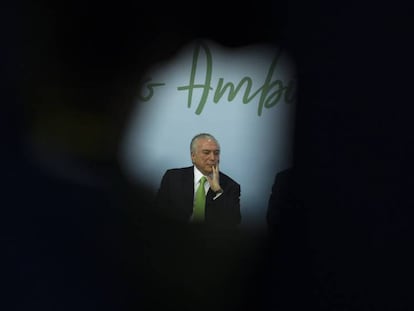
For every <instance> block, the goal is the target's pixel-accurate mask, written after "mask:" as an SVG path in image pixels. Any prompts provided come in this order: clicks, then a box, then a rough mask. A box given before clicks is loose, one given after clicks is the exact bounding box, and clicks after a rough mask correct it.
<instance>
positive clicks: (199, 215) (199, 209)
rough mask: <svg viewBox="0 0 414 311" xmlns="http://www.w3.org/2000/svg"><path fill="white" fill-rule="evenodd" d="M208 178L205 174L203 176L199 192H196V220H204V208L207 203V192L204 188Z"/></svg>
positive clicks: (194, 219) (194, 215) (194, 218)
mask: <svg viewBox="0 0 414 311" xmlns="http://www.w3.org/2000/svg"><path fill="white" fill-rule="evenodd" d="M206 180H207V178H206V177H205V176H203V177H201V179H200V185H199V186H198V188H197V192H196V193H195V202H194V214H193V221H194V222H203V221H204V209H205V205H206V194H205V190H204V183H205V182H206Z"/></svg>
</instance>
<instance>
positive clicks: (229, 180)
mask: <svg viewBox="0 0 414 311" xmlns="http://www.w3.org/2000/svg"><path fill="white" fill-rule="evenodd" d="M220 180H221V181H223V182H227V183H231V184H235V185H238V186H240V184H239V183H238V182H237V181H235V180H234V179H233V178H232V177H230V176H229V175H227V174H226V173H223V172H220Z"/></svg>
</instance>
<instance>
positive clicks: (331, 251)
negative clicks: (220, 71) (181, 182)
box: [1, 0, 413, 310]
mask: <svg viewBox="0 0 414 311" xmlns="http://www.w3.org/2000/svg"><path fill="white" fill-rule="evenodd" d="M2 7H3V8H2V10H1V28H2V49H1V50H2V51H1V53H2V55H1V61H2V72H3V73H5V75H4V77H5V79H4V82H3V88H2V89H3V90H2V97H3V98H2V100H1V102H2V113H1V125H2V138H3V139H2V141H3V144H2V146H3V148H2V161H1V165H2V170H1V171H2V177H3V178H2V179H3V186H2V190H3V191H2V193H3V194H2V203H1V206H2V212H3V213H2V217H1V219H2V225H1V228H2V244H3V252H2V253H3V257H4V258H5V263H4V264H3V269H2V270H3V272H2V274H4V276H5V277H2V281H3V282H4V285H5V288H6V292H5V295H4V296H5V299H3V301H2V303H4V304H5V306H6V308H2V309H4V310H28V309H30V310H38V309H39V310H74V309H76V310H91V309H100V310H106V309H108V310H121V309H125V310H130V309H137V308H139V307H143V309H147V310H151V309H154V310H158V309H160V308H162V307H166V306H179V307H180V308H182V309H184V310H185V309H187V308H190V307H188V306H189V304H190V302H192V299H193V298H192V295H191V290H190V289H189V288H191V287H193V286H195V284H198V281H196V280H195V278H192V277H193V276H192V275H190V274H191V272H189V271H191V268H190V265H187V264H186V263H185V262H184V263H182V262H183V260H188V258H192V257H191V256H193V255H190V254H191V253H190V250H193V251H195V252H196V253H197V254H201V256H203V260H205V261H202V262H204V264H207V265H208V264H210V263H212V262H214V263H215V264H217V266H220V264H218V263H221V264H222V267H219V268H218V269H219V271H220V272H223V273H224V271H225V272H226V273H230V275H233V274H231V273H233V272H228V270H229V269H230V270H231V271H232V268H234V269H235V270H234V271H235V272H234V275H233V276H234V278H233V279H232V280H231V281H223V280H224V278H223V279H221V277H217V278H218V279H217V280H220V284H221V285H217V286H218V288H220V289H222V291H223V292H224V293H226V289H228V288H231V289H234V290H230V291H228V290H227V292H228V293H229V296H230V297H233V298H231V299H230V298H220V297H222V296H219V294H218V293H216V291H217V287H215V286H213V287H215V291H214V290H213V291H212V292H211V296H209V295H208V294H204V295H205V296H203V295H202V294H200V295H201V296H202V297H204V298H203V299H204V304H205V305H207V306H210V304H212V303H211V302H208V303H207V302H206V300H216V301H218V302H216V305H215V304H214V303H213V304H212V305H214V307H215V308H216V309H217V310H218V309H220V308H221V307H223V308H226V310H229V309H231V308H233V309H235V310H237V309H238V310H240V309H242V307H245V308H246V309H252V308H254V309H264V310H265V309H266V310H268V309H276V308H279V310H290V309H292V310H297V309H298V308H301V309H304V308H306V309H310V308H315V309H318V310H382V309H384V310H408V309H411V308H412V306H413V301H412V295H411V292H412V291H411V287H412V286H411V285H410V284H411V283H412V282H411V280H412V267H411V262H412V260H413V258H412V255H411V251H410V246H411V245H412V242H413V239H412V229H411V226H410V220H411V219H412V216H413V210H412V207H413V204H412V201H413V200H412V196H411V191H410V190H411V189H410V181H411V180H410V178H409V177H411V174H410V167H411V165H410V160H411V158H412V157H411V152H410V151H411V146H412V143H413V139H412V134H411V131H410V127H409V125H410V123H411V110H412V109H411V102H412V100H411V98H412V95H411V89H412V87H411V82H412V77H411V73H412V70H411V63H412V61H411V58H412V56H411V55H412V47H411V40H412V31H411V27H410V26H411V20H410V18H411V16H410V12H411V10H410V7H409V5H408V3H403V1H394V2H392V3H387V4H381V3H376V2H375V3H362V2H356V1H355V2H347V3H342V4H340V5H339V4H337V3H335V2H328V1H320V2H314V1H310V2H305V1H299V0H296V1H276V0H269V1H264V0H263V1H256V2H254V3H251V4H247V3H246V4H244V3H241V2H237V3H227V5H226V6H224V3H222V2H220V3H219V2H217V3H216V2H214V1H213V2H208V3H197V4H196V3H194V4H186V5H180V4H178V3H173V4H159V3H154V4H142V3H140V2H138V1H136V2H133V1H130V2H128V1H127V2H116V3H111V2H108V3H104V2H98V1H67V2H65V1H63V2H53V1H50V2H38V3H34V2H33V3H25V2H19V1H15V2H11V1H10V2H5V3H4V4H3V5H2ZM197 37H203V38H211V39H213V40H216V41H218V42H220V43H222V44H225V45H229V46H242V45H244V44H253V43H261V42H274V43H277V44H279V45H280V46H282V47H284V48H286V49H287V50H289V51H290V53H291V54H292V56H293V58H294V60H295V62H296V64H297V67H298V79H299V82H300V84H299V93H298V104H297V105H298V111H297V118H296V133H295V137H294V139H295V168H296V172H297V175H296V178H297V183H295V187H294V189H293V193H294V194H295V202H296V204H295V205H294V208H293V209H291V210H289V211H286V212H284V213H285V214H284V215H283V218H282V219H281V224H280V227H279V228H277V230H276V232H277V233H276V237H275V236H273V234H274V233H273V234H271V236H270V237H268V236H266V237H262V236H260V237H259V238H258V237H251V236H244V235H243V234H238V235H233V234H231V235H227V233H224V234H220V235H217V236H215V235H212V236H208V237H205V235H204V234H201V233H199V232H196V233H195V234H194V232H191V233H192V234H193V235H192V237H194V241H193V240H191V239H189V237H188V236H189V232H185V231H182V229H180V228H175V227H174V226H173V225H172V224H167V225H166V226H162V227H159V224H158V223H156V224H154V223H153V222H152V221H153V219H152V218H151V217H152V214H151V213H150V211H149V210H148V209H147V207H148V206H149V205H150V202H149V198H147V197H146V193H147V191H146V189H144V188H143V187H140V186H139V185H138V186H137V185H131V184H129V183H128V182H127V181H126V179H125V178H124V176H123V175H122V174H121V172H120V171H119V169H118V162H117V144H118V143H119V141H120V137H121V136H122V133H123V132H122V131H123V126H125V120H126V118H127V116H128V113H129V111H130V109H132V107H130V105H131V102H132V101H131V99H133V98H134V95H135V92H136V88H135V86H136V84H137V83H138V82H139V79H140V73H141V72H143V71H144V70H145V68H147V67H148V66H150V65H151V64H152V63H153V62H155V61H158V60H161V59H164V58H168V57H170V56H172V55H174V52H175V51H177V49H178V48H179V47H180V46H181V45H182V44H185V43H187V42H189V41H190V40H193V39H194V38H197ZM148 219H150V220H148ZM153 225H154V226H153ZM155 229H156V230H155ZM272 232H273V231H272ZM198 234H199V235H198ZM165 237H168V238H165ZM197 238H199V240H197ZM201 240H202V241H203V242H202V243H205V245H207V246H208V247H207V246H206V247H205V248H202V247H194V244H191V243H196V244H197V243H200V241H201ZM171 245H172V246H171ZM228 246H231V247H230V249H235V251H234V252H231V251H228V249H229V248H228ZM184 249H185V250H188V252H184V253H185V255H189V256H190V257H186V256H182V257H181V256H171V254H176V253H177V252H178V251H179V250H181V251H182V250H184ZM225 250H227V252H226V251H225ZM209 256H211V258H208V259H206V257H209ZM170 257H172V259H171V260H176V261H177V262H178V263H177V262H176V263H175V264H171V263H170V262H169V261H168V259H170ZM184 257H186V258H187V259H184ZM195 258H196V256H194V258H192V259H191V260H197V259H195ZM191 262H192V261H191ZM235 262H236V263H237V264H235ZM229 267H230V268H229ZM212 275H213V276H210V278H211V280H212V282H213V283H214V275H215V274H214V273H213V274H212ZM207 278H208V277H207ZM182 279H186V280H187V282H188V284H187V285H182V282H180V281H182ZM178 280H180V281H178ZM191 280H192V281H191ZM183 282H184V281H183ZM184 283H185V282H184ZM177 284H181V285H180V286H182V287H180V286H177ZM205 286H206V285H205ZM163 290H167V291H169V293H166V292H164V291H163ZM224 296H225V295H224V294H223V297H224ZM144 307H145V308H144Z"/></svg>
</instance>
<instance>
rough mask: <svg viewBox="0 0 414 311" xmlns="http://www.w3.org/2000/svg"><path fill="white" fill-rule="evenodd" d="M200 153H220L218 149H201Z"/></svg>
mask: <svg viewBox="0 0 414 311" xmlns="http://www.w3.org/2000/svg"><path fill="white" fill-rule="evenodd" d="M201 151H202V152H205V151H208V152H210V151H213V152H215V151H220V149H201Z"/></svg>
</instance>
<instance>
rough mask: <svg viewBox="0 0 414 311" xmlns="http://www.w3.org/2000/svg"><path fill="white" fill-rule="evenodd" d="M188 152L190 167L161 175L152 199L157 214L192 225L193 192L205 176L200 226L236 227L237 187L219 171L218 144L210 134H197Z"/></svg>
mask: <svg viewBox="0 0 414 311" xmlns="http://www.w3.org/2000/svg"><path fill="white" fill-rule="evenodd" d="M190 152H191V160H192V162H193V165H192V166H189V167H184V168H174V169H169V170H167V171H166V172H165V174H164V176H163V178H162V181H161V185H160V188H159V190H158V193H157V196H156V206H157V207H158V209H159V211H161V213H162V214H163V216H167V217H168V218H170V219H173V220H175V221H178V222H187V223H195V222H196V219H195V218H194V214H193V209H194V198H195V192H196V190H197V188H198V186H199V184H200V179H201V177H203V176H205V177H206V178H207V181H206V183H205V185H204V187H205V193H206V195H205V196H206V200H205V210H204V217H203V218H204V220H201V222H202V223H204V224H208V225H225V226H236V225H238V224H240V221H241V213H240V185H239V184H238V183H237V182H236V181H234V180H233V179H232V178H230V177H229V176H228V175H226V174H224V173H222V172H220V171H219V162H220V145H219V143H218V141H217V140H216V139H215V138H214V137H213V136H212V135H211V134H208V133H201V134H198V135H196V136H194V137H193V139H192V140H191V144H190Z"/></svg>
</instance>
